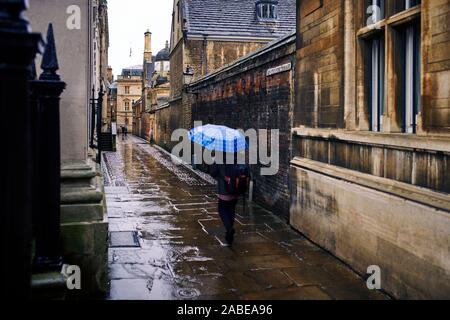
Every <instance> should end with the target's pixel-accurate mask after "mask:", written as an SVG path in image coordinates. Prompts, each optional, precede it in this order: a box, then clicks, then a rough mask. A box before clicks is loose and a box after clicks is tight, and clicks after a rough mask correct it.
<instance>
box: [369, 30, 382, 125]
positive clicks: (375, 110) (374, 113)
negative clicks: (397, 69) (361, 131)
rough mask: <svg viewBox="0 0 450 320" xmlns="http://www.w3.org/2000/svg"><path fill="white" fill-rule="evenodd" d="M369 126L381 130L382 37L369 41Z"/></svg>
mask: <svg viewBox="0 0 450 320" xmlns="http://www.w3.org/2000/svg"><path fill="white" fill-rule="evenodd" d="M370 65H371V67H370V68H368V71H369V72H370V114H369V115H370V128H371V130H372V131H382V125H383V121H382V119H383V113H384V85H385V83H384V71H385V64H384V37H378V38H375V39H372V40H371V41H370Z"/></svg>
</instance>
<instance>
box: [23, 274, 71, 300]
mask: <svg viewBox="0 0 450 320" xmlns="http://www.w3.org/2000/svg"><path fill="white" fill-rule="evenodd" d="M31 288H32V296H33V299H38V300H44V299H45V300H48V299H50V300H63V299H64V298H65V296H66V290H67V285H66V278H65V276H64V275H63V274H62V273H60V272H52V273H39V274H33V276H32V278H31Z"/></svg>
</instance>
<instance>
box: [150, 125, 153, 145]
mask: <svg viewBox="0 0 450 320" xmlns="http://www.w3.org/2000/svg"><path fill="white" fill-rule="evenodd" d="M150 143H151V144H153V128H151V129H150Z"/></svg>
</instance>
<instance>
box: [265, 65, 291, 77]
mask: <svg viewBox="0 0 450 320" xmlns="http://www.w3.org/2000/svg"><path fill="white" fill-rule="evenodd" d="M291 69H292V63H290V62H289V63H286V64H283V65H281V66H278V67H275V68H270V69H268V70H267V73H266V76H267V77H269V76H273V75H274V74H277V73H282V72H285V71H289V70H291Z"/></svg>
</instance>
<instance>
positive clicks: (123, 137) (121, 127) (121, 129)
mask: <svg viewBox="0 0 450 320" xmlns="http://www.w3.org/2000/svg"><path fill="white" fill-rule="evenodd" d="M120 131H122V141H123V140H125V127H124V126H120Z"/></svg>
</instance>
